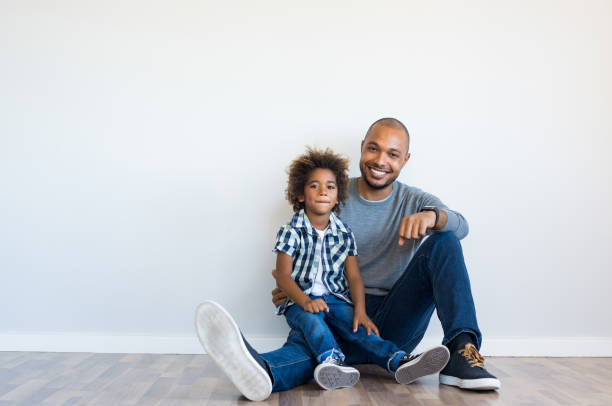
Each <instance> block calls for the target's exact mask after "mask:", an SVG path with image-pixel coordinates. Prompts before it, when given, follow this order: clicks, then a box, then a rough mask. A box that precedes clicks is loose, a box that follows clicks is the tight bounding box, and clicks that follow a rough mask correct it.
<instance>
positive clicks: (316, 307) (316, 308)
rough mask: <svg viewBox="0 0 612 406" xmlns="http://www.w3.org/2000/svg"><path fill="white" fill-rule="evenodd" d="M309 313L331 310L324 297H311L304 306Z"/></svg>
mask: <svg viewBox="0 0 612 406" xmlns="http://www.w3.org/2000/svg"><path fill="white" fill-rule="evenodd" d="M302 307H303V308H304V310H306V311H307V312H308V313H320V312H326V313H327V312H329V307H327V303H325V301H324V300H323V299H310V300H309V301H307V302H306V303H304V305H303V306H302Z"/></svg>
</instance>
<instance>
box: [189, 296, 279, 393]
mask: <svg viewBox="0 0 612 406" xmlns="http://www.w3.org/2000/svg"><path fill="white" fill-rule="evenodd" d="M195 326H196V331H197V333H198V338H199V339H200V343H202V346H203V347H204V350H206V353H207V354H208V355H210V356H211V358H212V359H213V361H215V363H216V364H217V366H218V367H219V368H221V370H222V371H223V372H224V373H225V375H227V376H228V378H230V380H231V381H232V383H233V384H234V385H235V386H236V387H237V388H238V390H239V391H240V392H241V393H242V394H243V395H244V396H245V397H246V398H248V399H250V400H255V401H259V400H264V399H267V398H268V397H269V396H270V393H272V379H271V378H270V375H269V374H268V372H267V371H266V369H267V367H266V364H265V362H264V360H263V359H262V358H261V356H260V355H259V354H257V352H256V351H255V350H253V348H252V347H251V346H250V345H249V344H248V343H247V342H246V341H245V340H244V338H243V336H242V334H241V333H240V329H238V326H237V325H236V323H235V322H234V320H233V319H232V316H230V315H229V313H228V312H227V311H226V310H225V309H224V308H223V307H221V305H219V304H217V303H215V302H213V301H206V302H204V303H201V304H200V305H199V306H198V307H197V309H196V312H195Z"/></svg>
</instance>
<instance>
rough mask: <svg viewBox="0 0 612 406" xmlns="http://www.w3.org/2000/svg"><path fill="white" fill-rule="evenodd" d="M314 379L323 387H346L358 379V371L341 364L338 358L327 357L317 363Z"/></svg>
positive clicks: (328, 388) (352, 384)
mask: <svg viewBox="0 0 612 406" xmlns="http://www.w3.org/2000/svg"><path fill="white" fill-rule="evenodd" d="M314 379H315V381H317V383H318V384H319V386H320V387H322V388H323V389H327V390H330V389H337V388H348V387H351V386H355V384H356V383H357V381H358V380H359V371H358V370H356V369H355V368H353V367H349V366H346V365H343V363H342V361H340V360H339V359H338V358H333V357H329V358H327V359H326V360H325V361H323V362H322V363H320V364H319V365H317V367H316V368H315V370H314Z"/></svg>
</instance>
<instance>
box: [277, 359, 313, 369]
mask: <svg viewBox="0 0 612 406" xmlns="http://www.w3.org/2000/svg"><path fill="white" fill-rule="evenodd" d="M310 359H311V358H310V357H307V358H302V359H300V360H298V361H293V362H287V363H284V364H278V365H274V366H273V365H270V362H268V365H270V369H274V368H282V367H287V366H289V365H295V364H299V363H301V362H304V361H309V360H310Z"/></svg>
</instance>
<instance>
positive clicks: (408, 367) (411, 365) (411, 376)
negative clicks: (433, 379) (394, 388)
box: [395, 345, 450, 385]
mask: <svg viewBox="0 0 612 406" xmlns="http://www.w3.org/2000/svg"><path fill="white" fill-rule="evenodd" d="M449 359H450V353H449V352H448V348H446V347H445V346H443V345H439V346H437V347H434V348H431V349H429V350H427V351H425V352H424V353H423V354H421V356H420V357H418V358H416V359H414V360H412V361H411V362H408V363H406V364H404V365H402V366H401V367H399V368H398V369H397V371H395V380H396V381H397V383H401V384H403V385H407V384H409V383H411V382H414V381H415V380H417V379H419V378H421V377H423V376H427V375H431V374H435V373H438V372H440V371H441V370H442V369H443V368H444V367H445V366H446V364H447V363H448V360H449Z"/></svg>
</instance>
